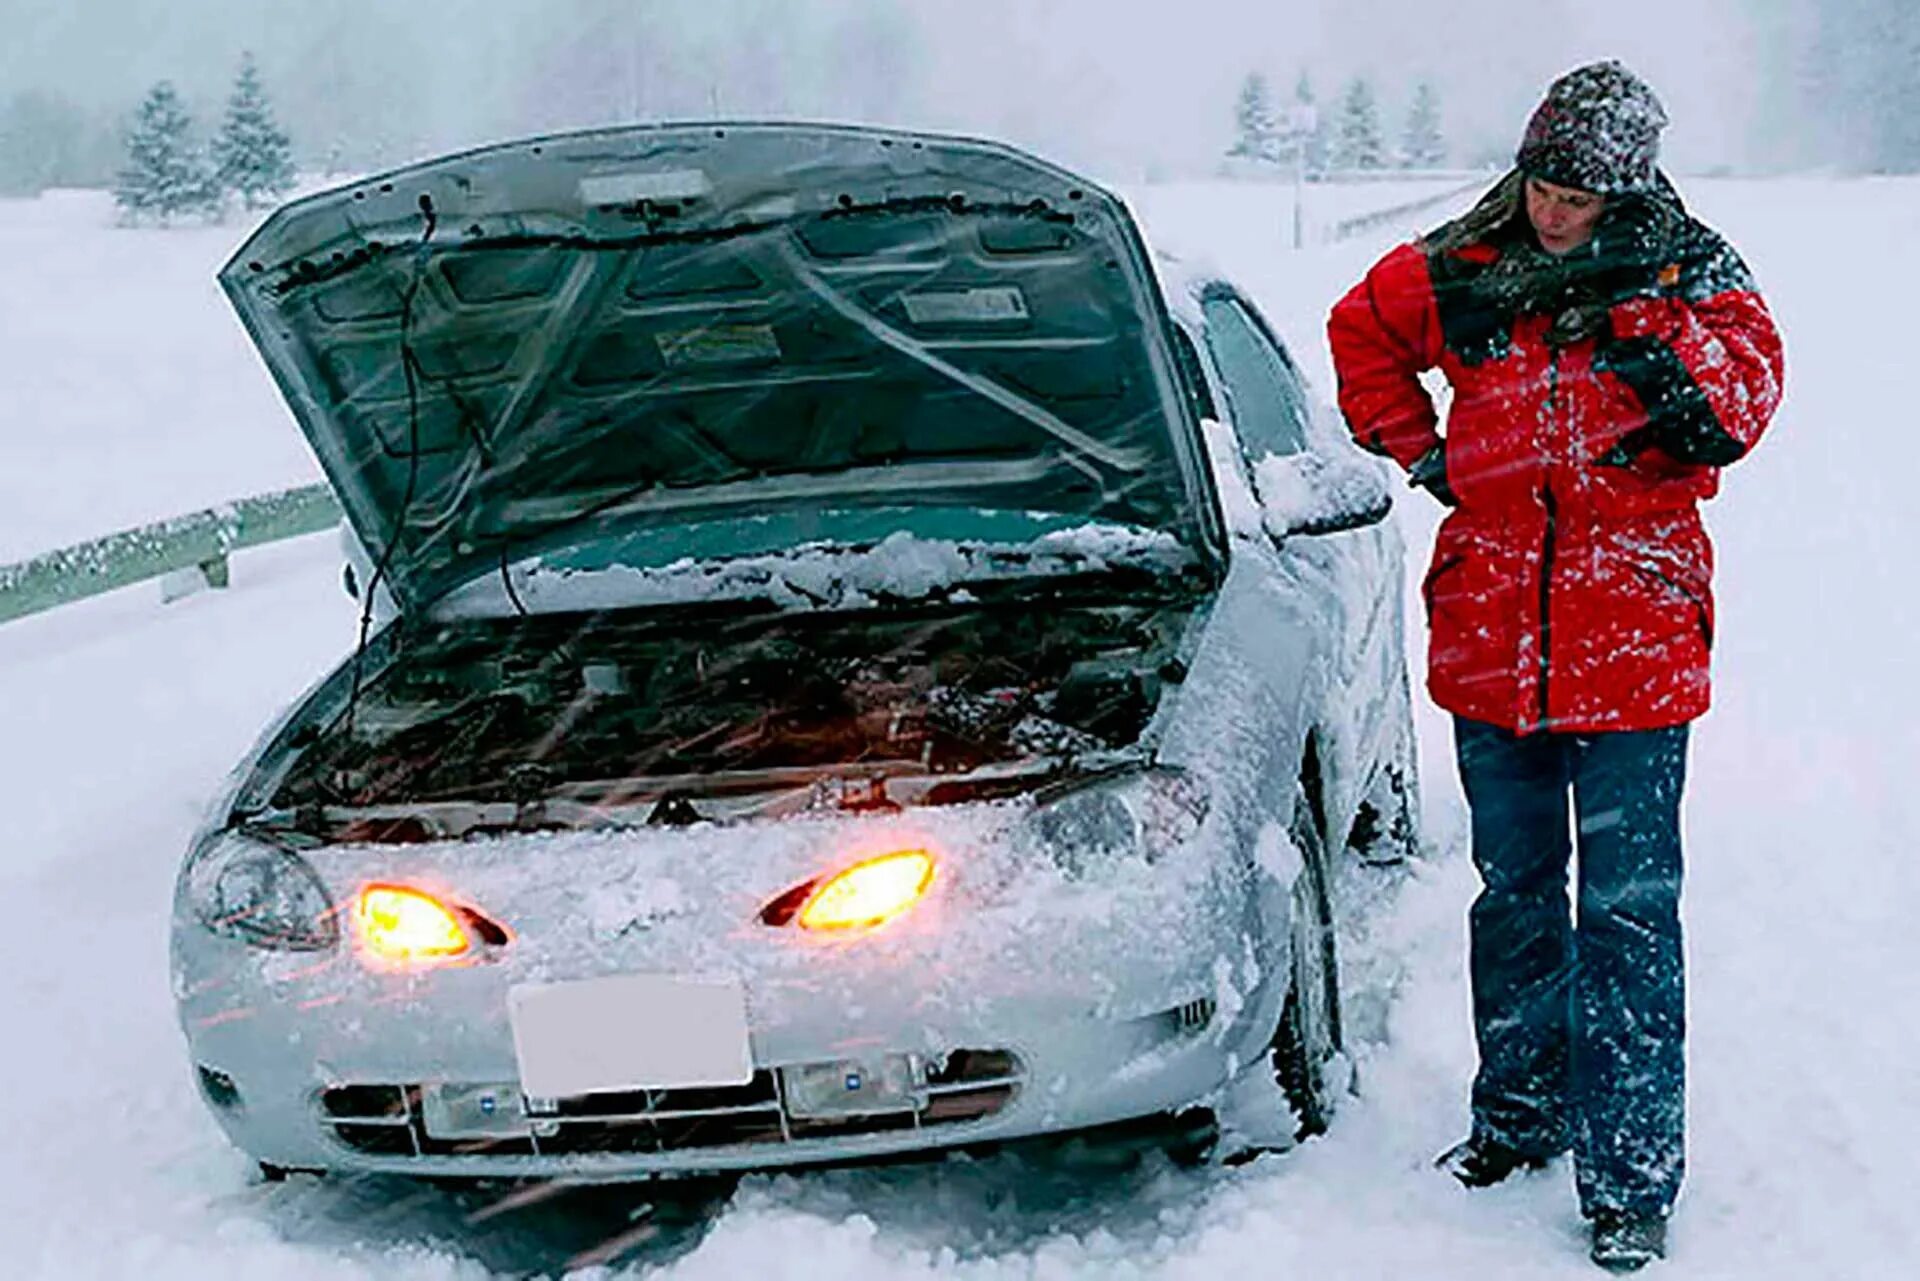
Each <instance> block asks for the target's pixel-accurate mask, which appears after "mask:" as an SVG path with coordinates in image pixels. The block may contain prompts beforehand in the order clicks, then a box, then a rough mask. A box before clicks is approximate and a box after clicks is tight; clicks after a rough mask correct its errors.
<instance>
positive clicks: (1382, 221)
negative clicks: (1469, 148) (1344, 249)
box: [1327, 174, 1488, 242]
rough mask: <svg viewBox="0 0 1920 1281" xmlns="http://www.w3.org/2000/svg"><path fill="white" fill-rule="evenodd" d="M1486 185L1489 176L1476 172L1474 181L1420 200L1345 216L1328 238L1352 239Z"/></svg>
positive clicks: (1338, 239)
mask: <svg viewBox="0 0 1920 1281" xmlns="http://www.w3.org/2000/svg"><path fill="white" fill-rule="evenodd" d="M1486 185H1488V179H1487V176H1486V175H1484V174H1476V175H1475V176H1474V178H1473V181H1471V182H1463V183H1461V184H1460V185H1459V186H1458V187H1449V188H1448V189H1447V190H1445V191H1442V192H1439V193H1438V194H1436V195H1431V196H1422V197H1421V198H1420V199H1418V200H1409V201H1407V202H1406V203H1405V204H1399V205H1394V206H1393V207H1392V208H1390V209H1375V210H1373V211H1372V212H1371V213H1363V214H1358V215H1356V216H1354V217H1352V218H1343V219H1341V220H1340V221H1339V222H1336V223H1334V224H1333V225H1332V226H1331V227H1329V228H1328V229H1327V239H1328V240H1329V241H1334V242H1338V241H1342V240H1350V239H1352V238H1353V237H1354V236H1359V235H1364V234H1365V233H1367V232H1369V231H1372V230H1373V229H1374V228H1375V227H1383V226H1385V225H1386V224H1388V223H1390V222H1397V221H1399V220H1400V219H1402V218H1405V217H1408V216H1410V215H1412V214H1417V213H1419V212H1420V211H1421V210H1423V209H1431V208H1433V207H1434V206H1435V205H1443V204H1446V203H1447V202H1448V201H1450V200H1457V199H1459V198H1460V197H1461V196H1463V195H1465V194H1466V193H1467V192H1469V191H1477V190H1479V189H1480V188H1481V187H1484V186H1486Z"/></svg>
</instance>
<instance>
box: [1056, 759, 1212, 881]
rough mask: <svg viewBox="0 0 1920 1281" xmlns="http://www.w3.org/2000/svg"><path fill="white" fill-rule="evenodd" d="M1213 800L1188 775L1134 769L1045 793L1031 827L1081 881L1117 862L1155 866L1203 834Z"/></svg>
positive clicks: (1171, 770)
mask: <svg viewBox="0 0 1920 1281" xmlns="http://www.w3.org/2000/svg"><path fill="white" fill-rule="evenodd" d="M1209 799H1210V798H1209V797H1208V794H1207V789H1206V786H1205V785H1204V784H1203V783H1201V782H1200V780H1198V779H1197V778H1195V777H1193V776H1192V775H1191V774H1188V773H1187V772H1186V771H1185V770H1179V769H1171V768H1166V767H1155V768H1152V769H1146V770H1130V771H1127V772H1125V773H1122V774H1117V775H1107V776H1104V777H1101V778H1096V779H1093V780H1091V781H1088V782H1083V783H1076V784H1070V785H1067V786H1066V787H1065V788H1063V789H1062V790H1059V791H1055V792H1051V793H1043V794H1042V795H1041V796H1040V798H1039V804H1038V806H1037V807H1036V808H1035V810H1034V812H1033V817H1032V818H1031V820H1030V822H1031V824H1032V830H1033V833H1034V835H1035V836H1036V837H1038V838H1039V840H1040V842H1041V844H1043V845H1044V846H1045V847H1046V849H1047V852H1048V853H1049V854H1050V855H1052V857H1053V860H1054V861H1055V862H1056V863H1058V864H1059V865H1060V867H1061V870H1063V871H1065V872H1066V873H1067V874H1068V875H1069V876H1081V875H1084V874H1085V873H1087V872H1088V871H1090V870H1091V869H1093V868H1095V867H1098V866H1101V865H1102V864H1104V863H1108V862H1111V861H1113V860H1115V859H1122V858H1132V857H1139V858H1144V859H1145V860H1146V861H1147V862H1149V863H1151V862H1154V861H1156V860H1158V859H1160V858H1161V857H1163V856H1164V855H1166V854H1168V853H1170V852H1171V851H1173V850H1175V849H1177V848H1179V846H1181V845H1182V844H1184V843H1185V842H1187V841H1188V840H1191V839H1192V838H1193V835H1194V833H1196V832H1198V831H1199V830H1200V825H1201V823H1203V822H1204V821H1205V820H1206V817H1207V806H1208V804H1209Z"/></svg>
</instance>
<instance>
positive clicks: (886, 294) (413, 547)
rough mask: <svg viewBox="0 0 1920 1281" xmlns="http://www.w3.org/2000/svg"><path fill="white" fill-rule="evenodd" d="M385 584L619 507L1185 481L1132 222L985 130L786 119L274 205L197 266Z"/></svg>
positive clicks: (1162, 352)
mask: <svg viewBox="0 0 1920 1281" xmlns="http://www.w3.org/2000/svg"><path fill="white" fill-rule="evenodd" d="M220 283H221V286H222V287H223V288H224V289H225V290H226V292H227V295H228V297H229V298H230V299H231V300H232V302H233V304H234V306H235V307H236V309H237V310H238V311H239V313H240V317H241V320H242V321H243V322H244V324H245V325H246V328H247V331H248V333H249V334H250V335H251V336H252V338H253V340H254V342H255V344H256V345H257V346H258V347H259V349H260V352H261V354H262V355H263V356H264V358H265V359H266V362H267V365H268V366H269V368H270V369H271V370H272V372H273V375H274V377H275V379H276V380H277V381H278V383H279V386H280V389H281V391H282V393H283V394H284V395H285V396H286V398H287V401H288V403H289V404H290V405H291V406H292V408H293V411H294V415H295V417H296V418H297V419H298V420H299V423H300V427H301V429H302V430H303V431H304V432H305V433H306V435H307V438H308V440H309V441H310V442H311V443H312V446H313V449H314V452H315V453H316V454H317V455H318V457H319V460H320V464H321V466H322V468H323V469H324V470H325V472H326V475H327V478H328V480H329V481H330V482H331V483H332V485H333V488H334V489H335V490H336V491H337V492H338V494H339V496H340V500H341V503H342V505H343V506H344V508H345V510H346V513H347V516H348V519H349V520H350V521H351V522H352V524H353V527H354V530H355V532H356V533H357V534H358V535H359V537H360V539H361V541H362V543H363V544H364V545H365V546H366V547H367V548H368V549H369V551H370V553H371V554H372V555H373V556H374V558H375V560H376V563H379V562H384V563H385V578H386V582H387V584H388V586H389V587H390V588H391V590H392V591H393V593H394V595H395V597H396V599H397V600H398V601H399V602H400V604H401V606H402V608H405V609H411V608H416V607H419V606H421V605H423V604H426V603H429V602H431V601H433V600H434V599H436V598H438V597H439V596H441V595H443V594H444V593H445V592H447V591H448V590H450V589H452V588H453V587H455V586H458V585H459V584H461V583H463V582H467V581H470V580H472V579H473V578H475V577H477V576H479V575H480V574H482V573H485V572H487V570H488V569H489V568H494V569H498V568H499V567H500V566H501V565H502V564H504V563H506V562H507V561H508V560H515V561H517V560H520V559H522V558H523V557H526V556H528V555H532V554H537V553H538V552H540V551H541V550H543V549H548V548H555V547H562V546H568V545H573V546H578V545H581V544H583V543H590V542H592V541H594V540H596V539H598V538H601V537H605V536H609V535H616V536H618V537H620V538H623V539H631V538H633V537H634V536H636V535H642V536H643V535H644V533H645V531H646V530H647V529H648V528H650V527H651V528H662V527H666V526H677V525H684V524H688V523H693V522H722V523H724V522H728V521H732V520H736V519H739V518H741V517H744V516H748V515H761V514H765V513H768V512H774V511H781V512H785V513H787V514H789V516H791V517H794V518H797V520H798V521H799V523H801V524H802V525H804V524H805V523H806V522H807V521H808V520H809V519H810V518H811V517H812V515H813V514H816V513H818V514H821V515H822V516H825V515H826V514H829V513H841V512H857V511H861V510H871V509H874V508H881V507H886V508H901V507H920V506H932V507H946V508H956V509H969V510H976V511H977V510H995V511H1006V512H1022V513H1035V514H1040V515H1043V516H1057V517H1062V518H1068V519H1084V520H1087V521H1096V522H1102V523H1110V524H1118V525H1125V526H1130V527H1135V528H1145V529H1150V530H1157V531H1162V532H1165V533H1170V534H1172V535H1173V536H1174V537H1176V538H1177V539H1178V540H1179V541H1180V542H1181V543H1182V544H1183V545H1184V546H1186V547H1188V548H1190V549H1192V551H1193V552H1194V554H1195V556H1196V558H1198V559H1199V560H1200V561H1202V562H1207V563H1211V564H1215V565H1217V564H1218V563H1219V561H1220V560H1221V558H1222V556H1223V552H1222V547H1223V544H1224V535H1223V534H1222V532H1221V530H1220V528H1219V516H1218V504H1217V502H1216V501H1215V499H1214V497H1213V494H1212V491H1211V482H1210V481H1209V479H1208V478H1207V473H1206V470H1205V467H1204V465H1203V463H1202V459H1203V457H1204V453H1203V449H1202V446H1201V442H1200V436H1199V430H1198V426H1197V424H1196V422H1195V420H1194V415H1193V412H1192V409H1191V407H1190V404H1189V402H1188V399H1187V397H1186V395H1185V394H1184V392H1183V390H1182V385H1181V382H1180V375H1179V372H1178V369H1177V367H1176V365H1175V363H1174V359H1173V353H1172V349H1171V342H1172V338H1171V325H1170V321H1169V320H1168V317H1167V315H1166V312H1165V307H1164V304H1163V302H1162V300H1161V298H1160V295H1159V293H1158V290H1157V287H1156V286H1155V284H1154V282H1153V278H1152V275H1151V270H1150V267H1149V266H1148V262H1147V258H1146V254H1145V251H1144V249H1143V247H1142V245H1141V242H1140V238H1139V234H1138V232H1137V231H1136V229H1135V228H1134V226H1133V223H1132V221H1131V219H1130V218H1129V216H1128V214H1127V212H1126V210H1125V209H1124V207H1123V206H1122V205H1121V204H1120V202H1119V201H1118V200H1116V199H1115V198H1114V197H1112V196H1111V195H1109V194H1107V193H1105V192H1103V191H1101V190H1099V189H1098V188H1096V187H1094V186H1092V185H1091V184H1089V183H1086V182H1084V181H1082V180H1080V179H1078V178H1075V177H1073V176H1072V175H1071V174H1068V173H1065V172H1062V171H1061V170H1058V169H1055V168H1053V167H1052V166H1050V165H1047V164H1045V163H1043V162H1041V161H1039V160H1036V159H1034V158H1032V157H1029V156H1026V155H1024V154H1021V153H1020V152H1017V151H1014V150H1012V149H1010V148H1007V147H1002V146H998V145H995V144H990V143H981V142H973V141H965V140H959V139H951V138H940V137H929V136H921V135H912V134H900V133H889V132H881V131H876V130H867V129H849V128H832V127H819V126H785V125H703V126H671V127H644V128H628V129H616V130H604V131H597V132H589V133H579V134H570V135H564V136H559V137H552V138H544V139H537V140H533V141H527V142H516V143H510V144H504V145H500V146H494V147H489V148H485V149H483V150H479V151H473V152H468V153H465V154H462V155H456V156H452V157H448V158H445V159H441V160H435V161H431V162H428V163H425V164H421V165H416V166H413V167H411V168H408V169H403V170H400V171H398V172H396V173H393V174H390V175H387V176H385V177H381V178H375V179H370V180H368V181H366V182H363V183H360V184H358V185H356V186H352V187H348V188H343V189H340V190H336V191H332V192H328V193H325V194H322V195H318V196H314V197H312V198H310V199H306V200H301V201H298V202H296V203H294V204H291V205H289V206H287V207H286V208H284V209H282V210H280V211H279V212H277V213H276V214H274V215H273V216H272V217H271V218H269V219H268V220H267V221H266V222H265V223H264V224H263V225H262V226H261V228H260V229H259V231H258V232H257V233H255V234H254V235H253V237H252V238H250V239H249V240H248V241H247V243H246V244H245V245H243V246H242V247H241V249H240V250H239V252H238V253H237V254H236V255H235V256H234V258H233V260H232V261H231V262H229V263H228V264H227V265H226V266H225V267H224V268H223V269H222V270H221V273H220Z"/></svg>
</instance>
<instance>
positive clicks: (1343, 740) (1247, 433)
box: [1200, 282, 1400, 848]
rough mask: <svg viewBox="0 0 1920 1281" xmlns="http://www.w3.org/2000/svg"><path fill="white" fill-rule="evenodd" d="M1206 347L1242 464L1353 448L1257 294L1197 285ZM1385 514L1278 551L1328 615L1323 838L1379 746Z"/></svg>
mask: <svg viewBox="0 0 1920 1281" xmlns="http://www.w3.org/2000/svg"><path fill="white" fill-rule="evenodd" d="M1200 311H1201V316H1202V320H1203V334H1204V339H1205V346H1206V349H1207V354H1208V357H1209V359H1210V361H1211V364H1212V366H1213V368H1214V371H1215V373H1216V374H1217V377H1218V381H1219V384H1220V387H1221V391H1222V393H1223V399H1224V400H1225V401H1226V408H1227V411H1228V413H1229V414H1230V416H1231V419H1232V425H1233V428H1234V435H1235V437H1236V439H1237V441H1238V444H1239V447H1240V450H1241V452H1242V455H1243V459H1242V461H1243V463H1244V466H1245V468H1246V471H1247V472H1248V473H1252V472H1254V471H1255V469H1256V468H1257V467H1258V465H1259V464H1260V463H1261V462H1262V461H1263V460H1264V459H1266V458H1268V457H1279V458H1288V457H1293V456H1295V455H1299V454H1306V453H1312V454H1317V455H1319V456H1320V457H1321V458H1323V459H1325V460H1327V461H1329V462H1331V461H1335V460H1339V461H1341V462H1343V463H1344V462H1348V461H1350V459H1351V456H1352V455H1353V454H1355V453H1356V452H1357V447H1356V446H1355V445H1354V444H1353V443H1352V441H1351V440H1350V439H1349V438H1347V436H1346V433H1345V432H1344V431H1342V430H1338V429H1337V420H1336V419H1335V418H1334V417H1333V416H1332V415H1331V411H1326V410H1319V409H1318V407H1317V404H1316V398H1315V397H1314V395H1313V392H1312V390H1311V388H1310V387H1309V386H1308V384H1307V381H1306V379H1305V378H1304V377H1303V376H1302V375H1301V373H1300V371H1299V368H1298V366H1297V365H1296V364H1295V363H1294V361H1293V360H1292V358H1291V357H1290V356H1289V355H1288V353H1287V350H1286V348H1285V346H1284V344H1283V343H1281V341H1280V339H1279V338H1278V336H1277V335H1276V334H1275V333H1274V331H1273V329H1272V327H1271V326H1270V325H1268V324H1267V322H1266V320H1265V319H1264V318H1263V317H1262V316H1261V315H1260V313H1259V311H1258V309H1257V308H1255V307H1254V305H1253V303H1252V302H1251V301H1250V300H1249V299H1247V298H1246V297H1245V296H1244V295H1243V294H1241V293H1240V292H1239V291H1238V290H1236V289H1234V288H1233V287H1232V286H1231V285H1227V284H1224V283H1219V282H1216V283H1213V284H1210V285H1208V286H1206V287H1205V288H1204V289H1203V290H1202V291H1201V293H1200ZM1396 538H1397V534H1396V533H1394V532H1393V531H1392V529H1391V526H1390V523H1385V524H1381V525H1375V526H1371V527H1367V528H1363V529H1357V530H1351V531H1347V532H1344V533H1339V534H1322V535H1311V536H1309V535H1295V536H1292V537H1288V538H1285V539H1283V540H1281V541H1280V542H1279V544H1278V547H1277V549H1276V551H1275V553H1274V554H1275V557H1276V561H1275V563H1276V572H1277V574H1278V575H1279V577H1280V579H1281V581H1282V583H1283V584H1284V585H1285V587H1286V590H1288V591H1290V592H1292V593H1295V594H1297V597H1298V600H1299V604H1300V607H1301V610H1302V612H1303V614H1304V615H1305V616H1306V617H1308V618H1312V619H1315V620H1318V621H1320V622H1323V623H1324V642H1325V648H1324V650H1323V651H1322V652H1324V653H1325V654H1326V656H1327V659H1328V663H1329V666H1330V675H1331V680H1330V681H1329V682H1328V684H1327V692H1326V697H1325V705H1324V706H1322V707H1320V708H1317V709H1314V712H1313V715H1314V717H1315V720H1316V722H1317V723H1316V730H1317V738H1318V743H1317V746H1318V751H1319V765H1320V768H1321V775H1322V781H1323V785H1324V791H1323V795H1322V801H1323V803H1324V805H1325V807H1326V815H1325V817H1326V820H1327V827H1328V832H1327V835H1328V836H1329V838H1330V844H1332V845H1333V846H1335V847H1336V848H1337V846H1338V844H1339V843H1340V842H1341V841H1342V840H1344V838H1345V836H1346V833H1347V831H1348V829H1349V825H1350V823H1351V820H1352V817H1353V814H1354V812H1355V811H1356V810H1357V808H1358V806H1359V801H1360V797H1361V795H1362V793H1363V792H1364V789H1365V787H1366V785H1367V783H1368V782H1369V781H1370V779H1371V777H1372V771H1373V768H1374V765H1375V763H1376V761H1377V758H1378V756H1379V753H1380V751H1381V749H1382V747H1383V744H1382V742H1381V739H1382V734H1383V730H1384V728H1385V725H1386V717H1387V713H1388V710H1389V708H1390V705H1391V700H1390V698H1389V697H1388V695H1389V692H1390V691H1391V690H1392V689H1393V688H1394V685H1393V683H1392V682H1393V676H1394V671H1393V668H1394V662H1395V661H1396V660H1397V657H1398V655H1399V654H1400V646H1399V645H1398V644H1397V643H1395V639H1396V637H1397V631H1396V629H1397V628H1398V626H1399V621H1400V595H1399V589H1398V584H1397V581H1395V575H1394V574H1393V573H1392V572H1391V570H1392V569H1393V568H1394V567H1396V566H1397V565H1398V564H1399V559H1398V555H1397V550H1396V549H1397V543H1396V542H1395V541H1394V540H1395V539H1396Z"/></svg>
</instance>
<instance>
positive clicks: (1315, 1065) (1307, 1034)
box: [1272, 792, 1340, 1139]
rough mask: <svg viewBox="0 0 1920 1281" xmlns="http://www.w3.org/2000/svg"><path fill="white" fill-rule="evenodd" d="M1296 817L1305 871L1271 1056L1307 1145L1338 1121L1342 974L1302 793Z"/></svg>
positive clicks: (1320, 856)
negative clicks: (1335, 1071) (1335, 1081)
mask: <svg viewBox="0 0 1920 1281" xmlns="http://www.w3.org/2000/svg"><path fill="white" fill-rule="evenodd" d="M1294 815H1295V818H1294V824H1293V833H1292V834H1293V839H1294V843H1295V844H1296V845H1297V846H1298V847H1299V849H1300V856H1301V859H1302V870H1301V872H1300V875H1299V876H1298V877H1296V878H1295V879H1294V883H1293V892H1292V896H1291V898H1290V901H1289V904H1288V907H1289V911H1288V921H1289V924H1288V931H1289V933H1290V935H1291V941H1292V947H1291V948H1290V951H1291V953H1292V958H1293V959H1292V962H1291V970H1292V973H1291V978H1290V981H1289V983H1288V985H1287V996H1286V1000H1285V1002H1284V1003H1283V1004H1282V1006H1281V1009H1280V1022H1279V1025H1278V1026H1277V1027H1276V1028H1275V1029H1274V1033H1273V1044H1272V1050H1273V1071H1274V1077H1275V1079H1276V1080H1277V1081H1278V1082H1279V1083H1280V1090H1281V1092H1282V1093H1283V1094H1284V1095H1285V1096H1286V1099H1287V1103H1288V1105H1289V1106H1290V1107H1292V1109H1293V1115H1294V1118H1295V1121H1296V1123H1297V1124H1296V1128H1295V1131H1294V1137H1295V1138H1299V1139H1304V1138H1308V1137H1311V1136H1312V1135H1316V1134H1323V1133H1325V1132H1326V1128H1327V1122H1328V1120H1329V1119H1330V1118H1331V1117H1332V1116H1333V1111H1334V1102H1335V1090H1334V1088H1333V1086H1332V1084H1331V1078H1332V1073H1331V1070H1330V1069H1331V1066H1332V1064H1333V1060H1334V1059H1335V1057H1336V1056H1338V1054H1339V1053H1340V971H1339V962H1338V958H1337V956H1336V954H1335V947H1334V938H1333V903H1332V899H1331V897H1330V895H1329V894H1328V892H1327V860H1326V853H1325V842H1323V841H1322V840H1321V839H1320V834H1319V832H1318V831H1317V830H1316V828H1315V825H1314V822H1313V817H1312V810H1311V809H1310V808H1309V807H1308V805H1307V802H1306V796H1305V794H1304V792H1303V793H1302V795H1301V796H1300V797H1299V798H1298V799H1297V800H1296V801H1295V803H1294Z"/></svg>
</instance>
